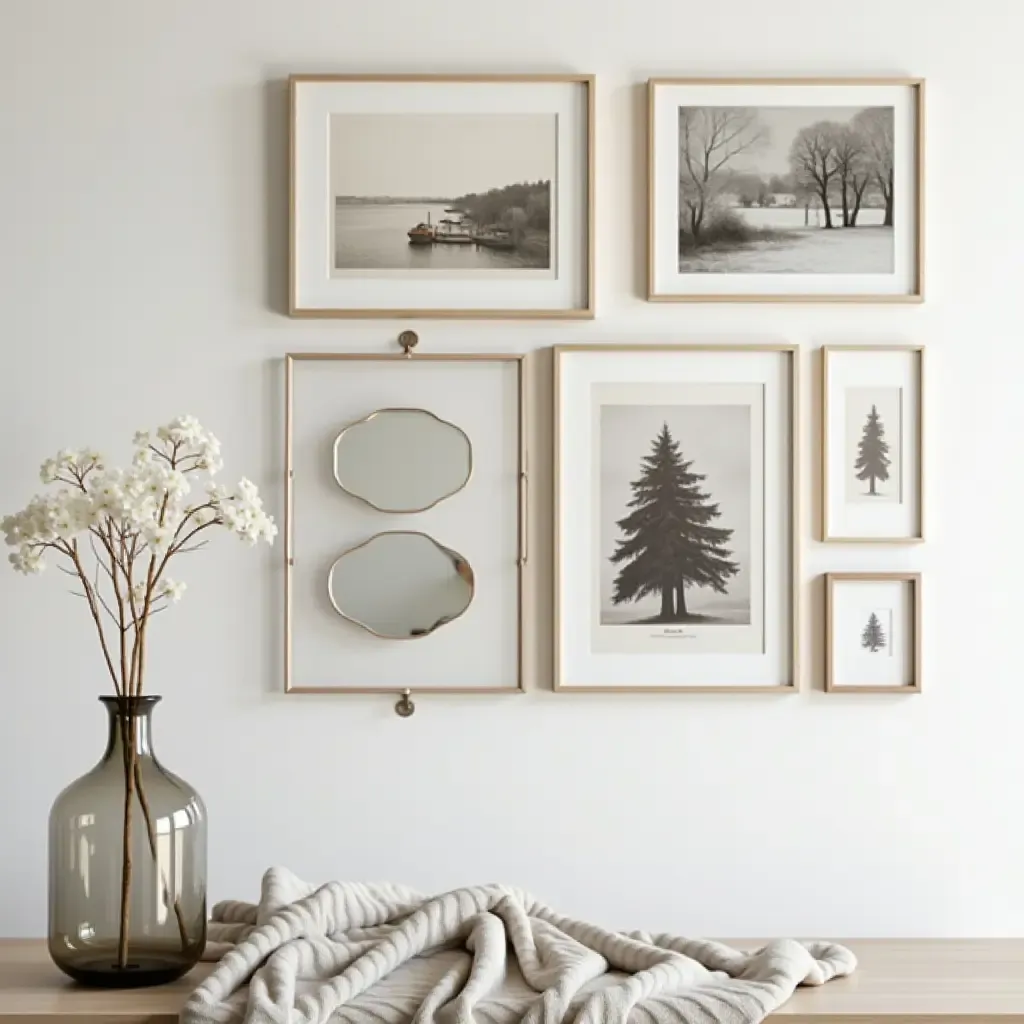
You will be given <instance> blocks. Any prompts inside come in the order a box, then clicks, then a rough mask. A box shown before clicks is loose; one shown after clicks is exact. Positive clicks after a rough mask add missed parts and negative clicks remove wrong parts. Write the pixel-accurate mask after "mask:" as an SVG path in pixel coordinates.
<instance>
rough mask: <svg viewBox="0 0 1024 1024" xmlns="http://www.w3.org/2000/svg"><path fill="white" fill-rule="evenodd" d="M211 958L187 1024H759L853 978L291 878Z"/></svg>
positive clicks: (817, 956) (754, 955)
mask: <svg viewBox="0 0 1024 1024" xmlns="http://www.w3.org/2000/svg"><path fill="white" fill-rule="evenodd" d="M206 958H207V959H213V958H220V962H219V963H218V964H217V966H216V967H215V968H214V970H213V972H212V973H211V974H210V975H209V977H207V978H206V979H205V980H204V981H203V982H202V983H201V984H200V985H199V987H198V988H197V989H196V990H195V992H194V993H193V994H192V995H191V996H190V997H189V999H188V1001H187V1002H186V1004H185V1006H184V1008H183V1009H182V1012H181V1022H182V1024H328V1022H330V1024H756V1022H759V1021H761V1020H762V1019H763V1018H764V1017H766V1016H767V1015H768V1014H769V1013H771V1012H773V1011H774V1010H776V1009H777V1008H778V1007H779V1006H781V1005H782V1003H784V1002H785V1001H786V1000H787V999H788V998H789V997H790V996H791V995H792V994H793V991H794V989H795V988H796V987H797V985H821V984H824V983H825V982H827V981H829V980H830V979H832V978H835V977H839V976H841V975H845V974H849V973H850V972H851V971H852V970H853V969H854V968H855V966H856V960H855V958H854V956H853V954H852V953H851V952H850V951H849V950H848V949H846V948H844V947H843V946H839V945H835V944H832V943H826V942H818V943H800V942H795V941H792V940H788V939H783V940H779V941H776V942H771V943H769V944H768V945H766V946H764V947H762V948H761V949H758V950H754V951H752V952H741V951H740V950H736V949H732V948H730V947H728V946H725V945H723V944H722V943H718V942H712V941H709V940H693V939H685V938H681V937H679V936H674V935H667V934H657V935H655V934H650V933H647V932H629V933H618V932H611V931H607V930H605V929H603V928H599V927H597V926H595V925H592V924H587V923H585V922H582V921H576V920H573V919H572V918H569V917H565V916H563V915H561V914H558V913H556V912H555V911H554V910H552V909H551V908H550V907H547V906H545V905H544V904H543V903H540V902H539V901H538V900H536V899H534V898H533V897H532V896H531V895H530V894H529V893H526V892H524V891H522V890H521V889H517V888H514V887H512V886H506V885H480V886H471V887H467V888H464V889H455V890H453V891H451V892H447V893H443V894H441V895H438V896H432V897H424V896H421V895H420V894H419V893H416V892H414V891H413V890H412V889H408V888H406V887H404V886H400V885H390V884H372V885H370V884H364V883H358V882H329V883H327V884H326V885H321V886H313V885H310V884H308V883H306V882H303V881H301V880H300V879H298V878H297V877H296V876H295V875H293V874H292V873H291V872H290V871H287V870H285V869H283V868H272V869H271V870H270V871H268V872H267V873H266V875H265V876H264V879H263V886H262V892H261V896H260V901H259V903H258V904H249V903H240V902H224V903H219V904H217V906H215V907H214V909H213V915H212V920H211V923H210V930H209V942H208V946H207V953H206Z"/></svg>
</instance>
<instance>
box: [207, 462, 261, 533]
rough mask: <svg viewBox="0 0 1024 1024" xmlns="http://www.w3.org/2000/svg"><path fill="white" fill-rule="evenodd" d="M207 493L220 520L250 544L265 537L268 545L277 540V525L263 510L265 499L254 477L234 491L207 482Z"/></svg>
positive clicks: (245, 480)
mask: <svg viewBox="0 0 1024 1024" xmlns="http://www.w3.org/2000/svg"><path fill="white" fill-rule="evenodd" d="M206 493H207V495H208V496H209V499H210V504H211V505H212V506H213V507H214V508H215V509H216V510H217V513H218V514H219V516H220V521H221V522H222V523H223V524H224V525H225V526H226V527H227V528H228V529H229V530H231V531H232V532H233V533H235V534H237V535H238V536H239V537H241V538H242V540H244V541H245V542H246V543H247V544H248V545H249V546H250V547H251V546H253V545H254V544H256V543H257V542H258V541H261V540H265V541H266V542H267V543H268V544H272V543H273V542H274V538H275V537H276V536H277V525H276V524H275V523H274V520H273V519H271V518H270V516H268V515H267V513H266V512H264V511H263V499H262V498H260V494H259V491H258V490H257V488H256V485H255V484H254V483H253V482H252V481H251V480H247V479H246V478H245V477H242V479H241V480H239V482H238V487H236V488H235V491H234V493H229V492H227V491H226V490H225V489H224V488H223V487H221V486H220V485H219V484H217V483H214V482H213V481H211V482H210V483H209V484H207V487H206Z"/></svg>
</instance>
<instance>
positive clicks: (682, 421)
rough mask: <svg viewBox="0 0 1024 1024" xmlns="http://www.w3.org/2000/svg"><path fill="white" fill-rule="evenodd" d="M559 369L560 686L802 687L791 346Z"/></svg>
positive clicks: (596, 360)
mask: <svg viewBox="0 0 1024 1024" xmlns="http://www.w3.org/2000/svg"><path fill="white" fill-rule="evenodd" d="M554 362H555V387H554V393H555V453H554V460H555V666H554V688H555V689H556V690H576V691H587V690H589V691H602V692H611V691H622V692H626V691H629V692H641V691H657V690H679V691H683V690H696V691H716V692H717V691H730V692H758V693H767V692H787V691H792V690H794V689H796V687H797V685H798V684H797V680H798V678H799V677H798V674H797V667H796V632H797V631H796V623H797V608H796V604H797V591H796V586H795V582H794V581H795V578H796V568H795V563H796V554H797V537H798V525H797V519H798V507H799V506H798V502H797V499H796V494H797V492H796V474H797V466H796V458H795V454H794V439H795V436H796V424H795V417H796V405H795V403H796V396H797V394H798V388H797V355H796V350H795V348H793V347H790V346H753V345H752V346H732V345H725V346H687V345H679V346H670V345H661V346H649V345H629V346H611V345H565V346H558V347H556V348H555V350H554Z"/></svg>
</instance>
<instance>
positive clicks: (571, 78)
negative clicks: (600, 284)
mask: <svg viewBox="0 0 1024 1024" xmlns="http://www.w3.org/2000/svg"><path fill="white" fill-rule="evenodd" d="M309 82H350V83H359V82H362V83H372V82H393V83H398V84H406V85H415V84H417V83H433V84H451V85H457V84H459V83H463V84H466V83H469V84H472V83H479V84H488V85H500V84H510V85H517V84H518V85H543V84H545V83H547V84H551V85H557V84H559V83H562V84H573V83H575V84H577V85H582V86H585V87H586V91H587V116H586V123H587V152H586V160H587V173H586V187H587V203H586V234H587V238H586V249H587V251H586V257H585V259H584V261H583V263H584V267H585V271H584V287H585V290H586V300H585V304H584V305H583V306H579V307H574V308H572V309H520V308H514V309H320V308H309V307H304V306H300V305H299V302H298V294H297V291H298V281H297V279H296V253H297V217H296V176H297V175H296V167H297V161H298V152H297V145H296V132H295V123H296V107H297V103H298V87H299V86H300V85H302V84H304V83H309ZM596 92H597V78H596V76H595V75H504V74H493V75H344V74H342V75H333V74H296V75H290V76H289V78H288V218H289V227H288V313H289V315H290V316H292V317H295V318H298V319H311V320H316V319H319V320H330V319H350V320H373V319H391V320H403V319H422V320H431V319H433V320H442V319H443V320H592V319H593V318H594V315H595V283H596V261H595V250H596V246H595V233H594V224H595V219H596V217H595V214H596V210H597V203H596V192H595V182H596V177H597V169H596V162H595V154H596V147H595V138H596V128H597V99H596ZM420 358H422V357H420Z"/></svg>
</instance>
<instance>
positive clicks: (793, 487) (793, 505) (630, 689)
mask: <svg viewBox="0 0 1024 1024" xmlns="http://www.w3.org/2000/svg"><path fill="white" fill-rule="evenodd" d="M578 352H628V353H637V352H659V353H665V352H711V353H719V352H734V353H740V354H744V353H745V354H754V353H759V352H760V353H765V352H776V353H780V354H785V355H788V356H789V453H790V459H789V462H790V486H789V489H788V490H789V503H790V529H789V548H790V551H789V589H790V602H789V615H790V637H789V666H790V680H789V682H788V683H784V684H782V685H778V686H756V685H751V684H742V685H737V686H728V685H726V686H712V685H701V684H695V685H689V686H566V685H564V684H563V683H562V680H561V666H562V629H561V607H562V553H561V524H562V493H561V487H560V481H561V459H562V456H561V449H562V419H561V412H562V410H561V392H562V367H561V357H562V355H563V354H573V353H578ZM552 359H553V362H554V374H553V377H554V387H553V391H554V430H553V434H554V452H553V455H552V481H553V508H554V516H553V524H554V573H553V595H554V614H553V620H554V637H553V642H552V689H553V690H554V691H555V692H556V693H720V694H732V693H744V694H750V693H760V694H768V693H771V694H779V693H797V692H799V690H800V682H801V675H800V668H801V663H800V614H801V600H800V536H801V534H800V529H801V527H800V523H801V515H800V430H799V421H800V349H799V347H798V346H797V345H788V344H779V345H769V344H766V345H555V346H554V347H553V348H552Z"/></svg>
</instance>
